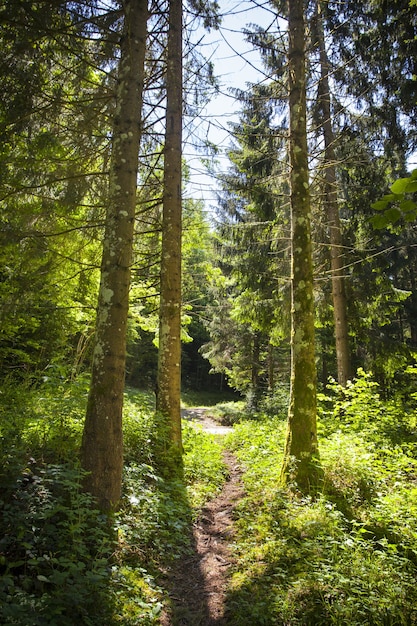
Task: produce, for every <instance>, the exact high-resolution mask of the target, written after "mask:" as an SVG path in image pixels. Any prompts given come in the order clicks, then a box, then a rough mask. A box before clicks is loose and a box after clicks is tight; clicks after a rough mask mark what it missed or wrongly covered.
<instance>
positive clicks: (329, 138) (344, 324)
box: [317, 0, 351, 386]
mask: <svg viewBox="0 0 417 626" xmlns="http://www.w3.org/2000/svg"><path fill="white" fill-rule="evenodd" d="M317 14H318V19H317V33H318V44H319V52H320V84H319V98H320V105H321V113H322V128H323V137H324V159H325V166H324V167H325V170H324V175H325V181H326V187H325V200H326V208H327V220H328V225H329V239H330V260H331V270H332V298H333V318H334V332H335V342H336V358H337V379H338V381H339V383H340V384H341V385H343V386H346V383H347V381H348V380H349V379H350V377H351V362H350V351H349V333H348V319H347V301H346V291H345V281H344V278H343V265H344V263H343V243H342V232H341V228H340V216H339V206H338V195H337V182H336V155H335V150H334V145H335V136H334V133H333V125H332V118H331V107H330V87H329V60H328V57H327V52H326V46H325V41H324V28H323V18H322V13H321V3H320V0H319V1H318V4H317Z"/></svg>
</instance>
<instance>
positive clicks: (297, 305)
mask: <svg viewBox="0 0 417 626" xmlns="http://www.w3.org/2000/svg"><path fill="white" fill-rule="evenodd" d="M288 33H289V48H288V73H289V109H290V142H289V143H290V166H291V173H290V183H291V249H292V259H291V326H292V327H291V393H290V407H289V412H288V430H287V439H286V444H285V453H284V460H283V465H282V479H283V481H284V482H288V481H295V482H296V484H297V486H298V488H299V489H300V490H301V491H303V492H305V493H307V492H309V491H310V489H311V488H314V487H315V485H316V483H317V479H318V471H317V462H318V458H317V457H318V446H317V427H316V415H317V405H316V387H317V373H316V364H315V340H314V302H313V263H312V246H311V227H310V220H311V209H310V191H309V171H308V152H307V127H306V114H307V112H306V70H305V48H304V41H305V25H304V2H303V0H288Z"/></svg>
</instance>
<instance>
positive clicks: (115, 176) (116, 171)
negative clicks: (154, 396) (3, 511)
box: [81, 0, 148, 511]
mask: <svg viewBox="0 0 417 626" xmlns="http://www.w3.org/2000/svg"><path fill="white" fill-rule="evenodd" d="M124 11H125V25H124V36H123V39H122V46H121V57H120V63H119V71H118V89H117V106H116V113H115V118H114V124H113V144H112V158H111V164H110V177H109V195H108V206H107V212H106V226H105V233H104V239H103V254H102V263H101V282H100V291H99V298H98V306H97V320H96V333H95V341H94V352H93V363H92V378H91V385H90V392H89V397H88V405H87V413H86V420H85V427H84V433H83V440H82V448H81V461H82V465H83V467H84V469H85V470H87V471H88V472H89V474H88V476H87V478H86V480H85V487H86V489H87V490H88V491H89V492H91V493H92V494H93V496H95V498H96V500H97V503H98V505H99V507H100V508H101V509H102V510H104V511H111V510H113V509H115V508H117V505H118V502H119V499H120V492H121V482H122V467H123V437H122V408H123V391H124V380H125V358H126V328H127V317H128V308H129V288H130V268H131V263H132V249H133V233H134V221H135V208H136V186H137V170H138V154H139V143H140V134H141V123H140V120H141V110H142V92H143V81H144V59H145V50H146V32H147V29H146V23H147V17H148V7H147V0H127V1H126V2H125V3H124Z"/></svg>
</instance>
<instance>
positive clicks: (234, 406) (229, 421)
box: [210, 400, 248, 426]
mask: <svg viewBox="0 0 417 626" xmlns="http://www.w3.org/2000/svg"><path fill="white" fill-rule="evenodd" d="M210 415H211V416H212V417H214V419H215V420H217V421H218V422H220V424H223V425H225V426H233V425H234V424H237V423H239V422H240V421H241V420H242V419H245V418H247V417H248V415H247V409H246V403H245V402H244V401H243V400H240V401H237V402H236V401H235V402H220V403H219V404H216V406H215V407H214V408H213V409H212V410H211V411H210Z"/></svg>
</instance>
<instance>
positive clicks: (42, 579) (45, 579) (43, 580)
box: [36, 574, 49, 583]
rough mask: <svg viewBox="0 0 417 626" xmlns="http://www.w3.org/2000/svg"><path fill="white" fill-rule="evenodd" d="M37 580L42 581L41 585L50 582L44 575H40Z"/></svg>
mask: <svg viewBox="0 0 417 626" xmlns="http://www.w3.org/2000/svg"><path fill="white" fill-rule="evenodd" d="M36 578H37V579H38V580H40V582H41V583H49V580H48V579H47V578H46V576H43V575H42V574H39V575H38V576H36Z"/></svg>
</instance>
